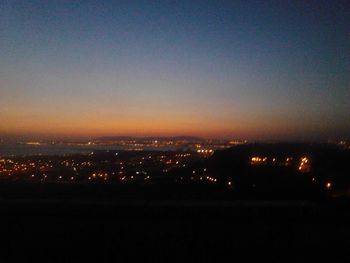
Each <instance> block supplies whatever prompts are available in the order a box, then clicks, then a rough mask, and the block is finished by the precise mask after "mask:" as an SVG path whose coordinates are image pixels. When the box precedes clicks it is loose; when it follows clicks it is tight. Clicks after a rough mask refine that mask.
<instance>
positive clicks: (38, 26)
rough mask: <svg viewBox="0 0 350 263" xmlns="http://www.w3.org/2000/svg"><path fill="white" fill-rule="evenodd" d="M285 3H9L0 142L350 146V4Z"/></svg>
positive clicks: (1, 64)
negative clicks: (129, 138)
mask: <svg viewBox="0 0 350 263" xmlns="http://www.w3.org/2000/svg"><path fill="white" fill-rule="evenodd" d="M102 2H103V3H102ZM282 2H283V3H282ZM282 2H281V1H271V2H269V4H266V3H260V2H254V1H250V2H249V3H246V1H180V2H176V4H174V3H172V2H168V1H160V2H149V1H135V2H134V1H133V2H132V3H129V1H120V2H114V1H84V2H82V3H78V2H71V1H57V2H54V1H6V2H4V3H2V4H1V5H0V137H1V136H5V137H6V136H29V137H30V136H32V137H71V136H72V137H97V136H105V135H137V136H152V135H156V136H173V135H174V136H175V135H194V136H203V137H216V138H220V137H224V138H248V139H254V138H255V139H276V138H277V139H289V138H290V139H312V140H315V139H316V140H317V139H328V138H332V139H333V138H334V139H338V138H344V137H346V138H349V134H350V103H349V101H350V87H349V76H350V72H349V69H350V63H349V62H350V60H349V58H350V54H349V46H350V34H349V28H350V27H349V21H350V17H349V14H350V12H349V10H350V8H349V4H348V3H347V2H346V1H308V3H304V2H305V1H293V2H288V1H282Z"/></svg>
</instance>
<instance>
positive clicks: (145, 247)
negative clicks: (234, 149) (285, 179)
mask: <svg viewBox="0 0 350 263" xmlns="http://www.w3.org/2000/svg"><path fill="white" fill-rule="evenodd" d="M33 187H34V186H33ZM162 188H163V190H159V189H158V190H156V189H155V188H152V187H151V188H150V187H149V186H147V187H146V188H144V187H141V186H140V187H138V188H134V189H135V191H134V192H133V194H128V195H127V196H126V195H125V193H126V192H128V193H130V191H131V189H129V190H126V189H124V190H120V191H118V190H115V192H114V193H113V194H106V192H108V191H110V190H108V189H106V188H103V187H97V188H94V189H91V188H90V189H88V190H87V189H85V190H84V191H85V192H84V191H80V195H76V194H74V192H75V191H78V188H77V187H75V188H74V187H73V188H65V187H64V186H62V185H61V186H60V188H59V190H56V191H58V192H61V194H62V191H63V193H64V195H65V196H66V197H70V198H57V197H58V196H59V195H58V194H57V193H55V194H48V193H47V192H46V193H44V191H41V194H40V187H39V188H38V187H37V188H35V187H34V188H32V189H31V191H29V192H30V193H31V194H30V195H29V194H28V193H25V191H24V188H23V186H22V188H17V187H13V188H12V189H11V187H8V186H6V187H3V188H2V190H3V191H2V194H0V196H1V201H0V207H1V209H0V239H1V241H2V246H1V251H2V253H1V255H0V257H1V260H0V261H1V262H38V261H42V262H84V261H94V262H130V261H131V260H140V261H141V262H234V261H238V260H240V261H241V260H244V262H247V261H248V262H249V261H259V262H260V261H267V262H303V261H306V260H307V261H309V262H314V261H322V262H326V261H328V262H349V261H348V260H349V259H350V258H349V251H348V248H349V247H350V240H349V236H350V213H349V209H348V204H347V203H339V202H337V203H334V202H330V201H322V202H320V201H317V202H316V201H300V200H299V201H298V200H294V201H293V200H289V201H288V200H280V201H277V200H270V201H263V200H259V201H257V200H243V201H242V200H237V199H235V198H231V197H229V195H228V194H227V193H218V192H217V189H204V190H203V194H202V195H200V192H201V190H200V189H195V192H196V195H194V194H193V188H192V187H190V186H185V187H176V188H167V189H166V187H165V188H164V186H162ZM5 189H7V192H6V191H5ZM9 189H11V190H9ZM164 189H165V190H166V192H167V195H163V196H158V197H157V194H155V193H157V192H158V194H159V193H162V191H163V193H164V191H165V190H164ZM0 190H1V189H0ZM16 190H18V191H20V192H21V193H22V195H20V194H18V195H12V196H11V195H10V194H11V191H16ZM50 191H51V192H50V193H53V189H51V190H50ZM34 192H36V193H37V194H34ZM123 192H124V194H123ZM84 193H85V194H84ZM204 193H206V194H207V195H205V194H204ZM14 196H17V197H18V198H15V197H14ZM29 196H30V198H29ZM87 196H90V198H87ZM165 196H166V197H167V198H164V197H165Z"/></svg>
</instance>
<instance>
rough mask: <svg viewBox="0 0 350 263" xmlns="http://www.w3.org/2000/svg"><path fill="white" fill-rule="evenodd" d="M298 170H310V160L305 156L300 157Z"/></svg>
mask: <svg viewBox="0 0 350 263" xmlns="http://www.w3.org/2000/svg"><path fill="white" fill-rule="evenodd" d="M298 170H299V171H300V172H310V161H309V159H308V158H306V157H302V158H301V161H300V165H299V167H298Z"/></svg>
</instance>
